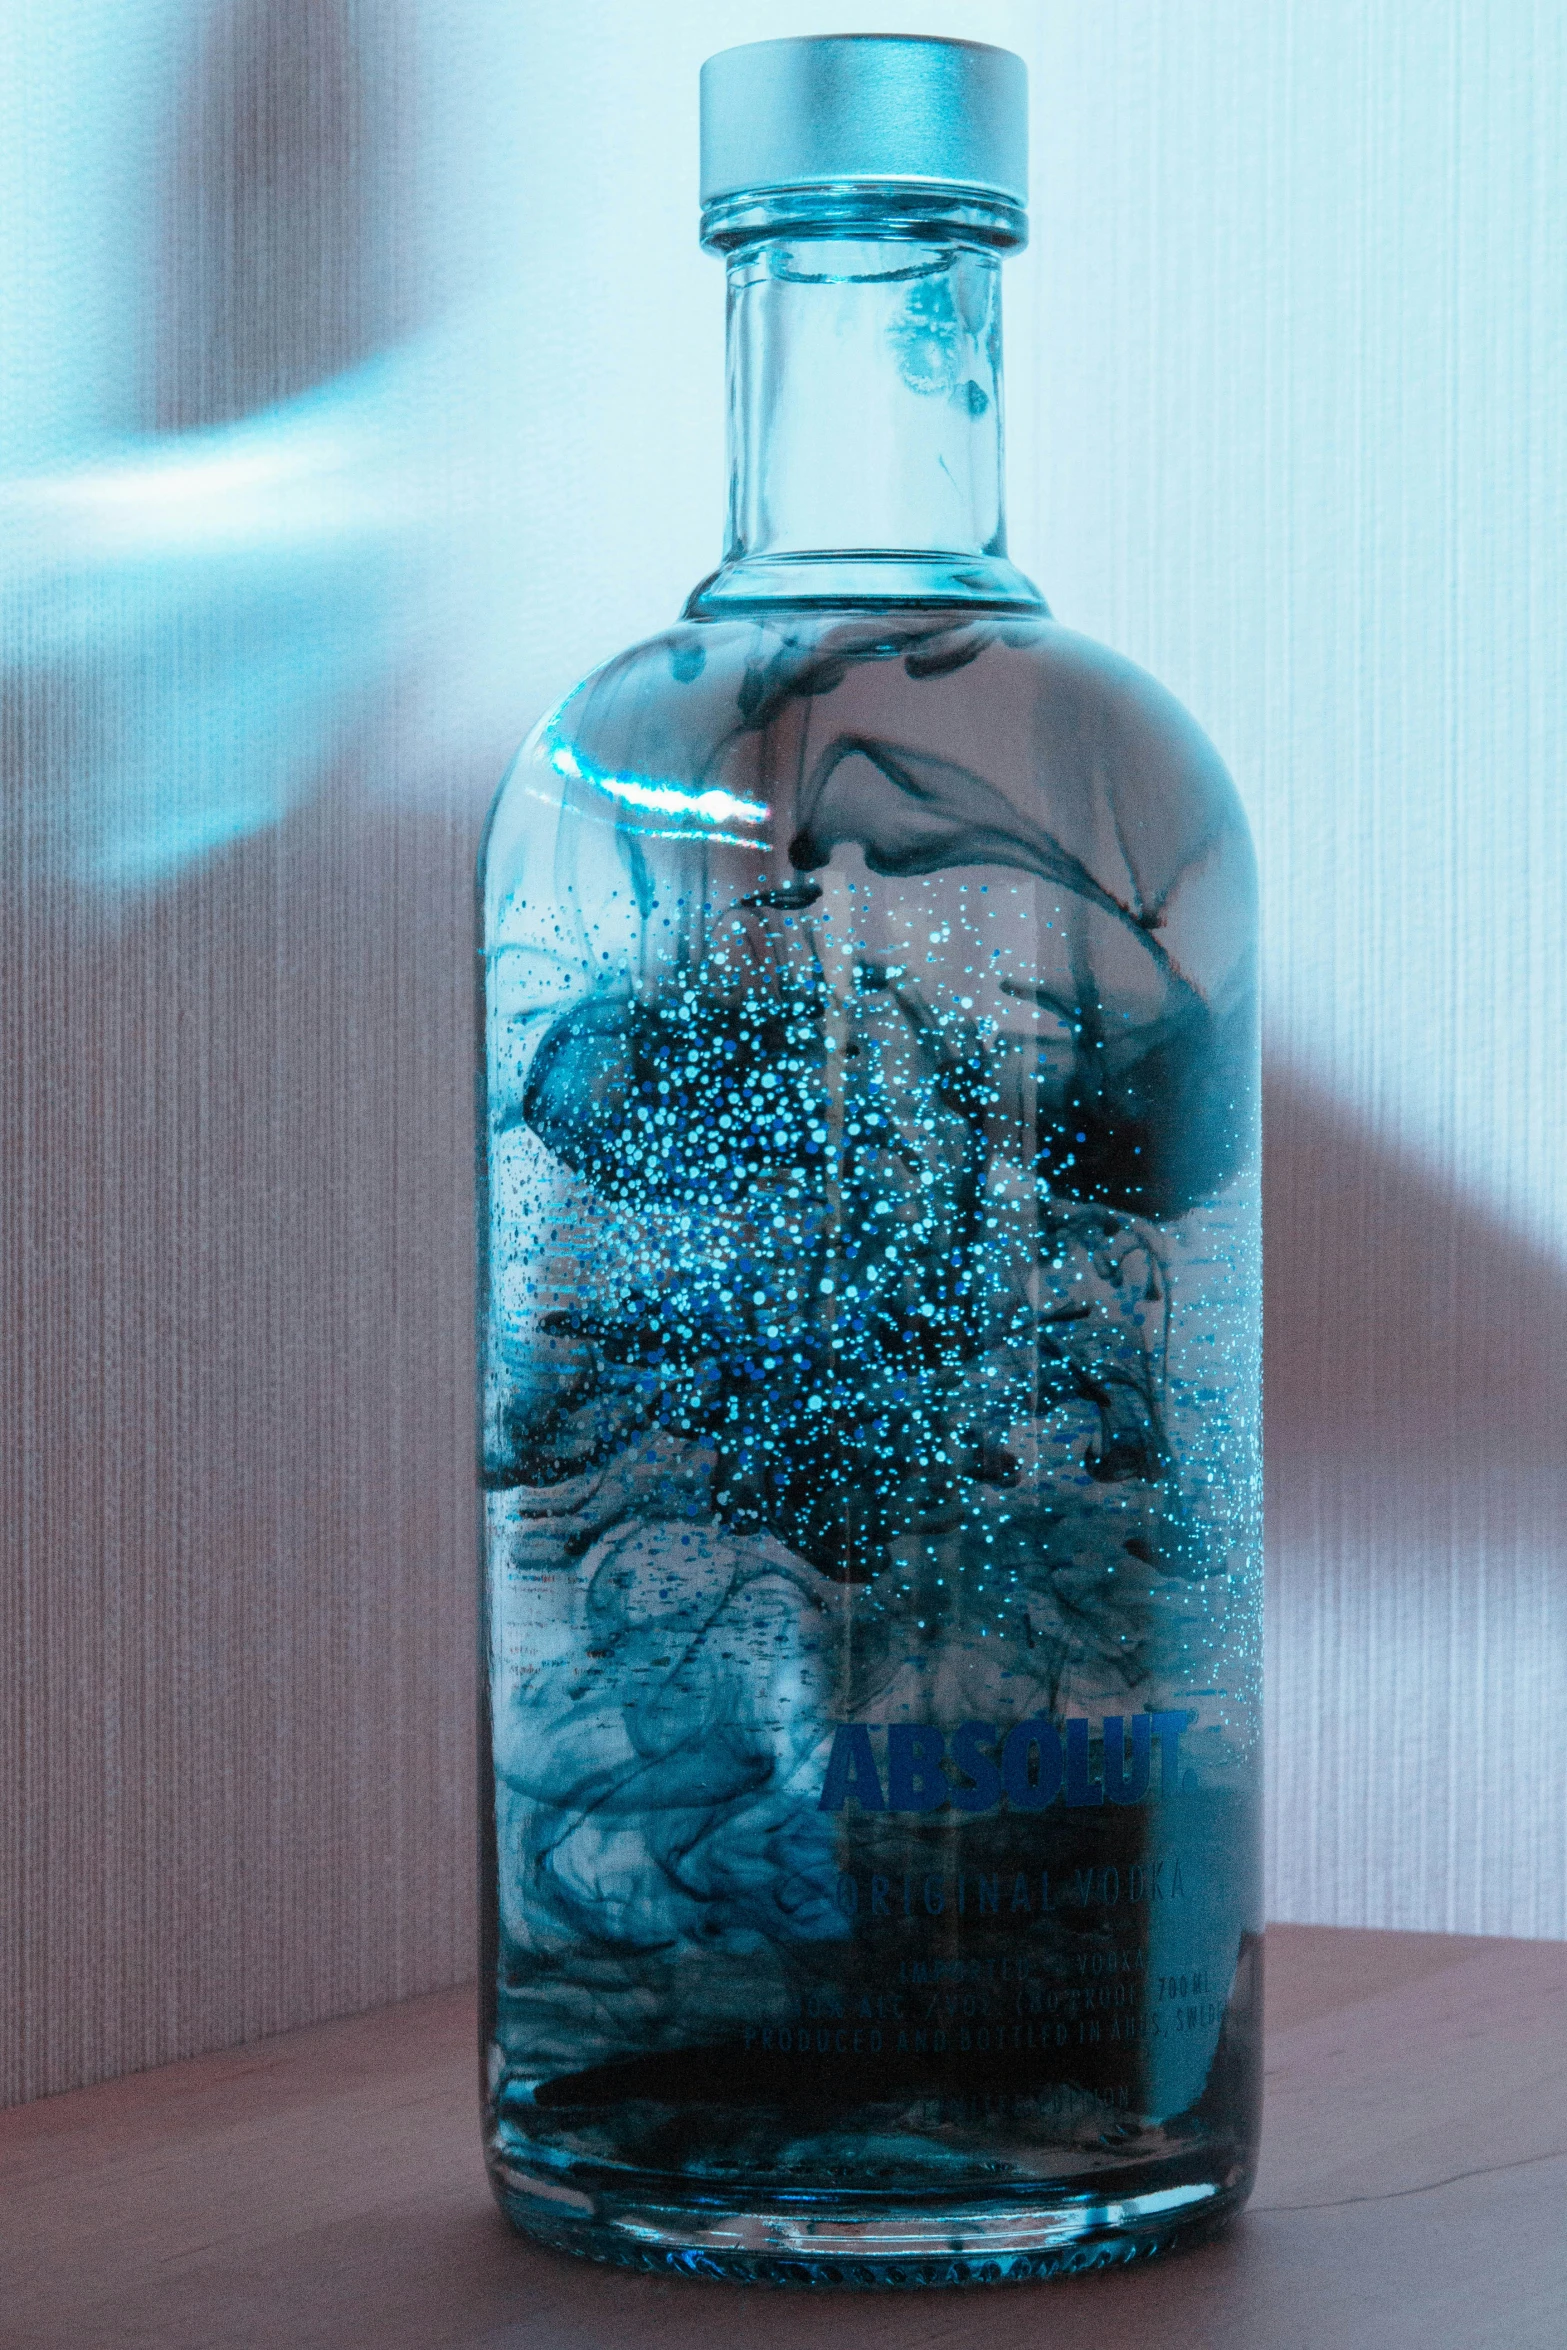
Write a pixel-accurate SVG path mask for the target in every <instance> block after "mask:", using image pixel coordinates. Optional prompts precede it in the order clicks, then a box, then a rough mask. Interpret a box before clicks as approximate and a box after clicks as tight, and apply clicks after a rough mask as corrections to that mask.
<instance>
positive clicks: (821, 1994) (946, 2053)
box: [481, 37, 1262, 2284]
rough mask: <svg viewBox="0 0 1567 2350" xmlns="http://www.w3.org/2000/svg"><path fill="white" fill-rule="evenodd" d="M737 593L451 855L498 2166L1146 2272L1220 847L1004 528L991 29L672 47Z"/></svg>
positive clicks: (1196, 1618) (1248, 1954)
mask: <svg viewBox="0 0 1567 2350" xmlns="http://www.w3.org/2000/svg"><path fill="white" fill-rule="evenodd" d="M703 99H704V119H703V159H704V184H703V198H704V214H703V236H704V240H705V242H706V243H707V244H708V246H709V247H710V248H712V249H714V250H716V251H718V252H721V253H723V254H724V255H725V257H726V259H727V263H728V273H729V434H730V501H729V528H728V544H727V548H726V552H725V555H724V560H723V562H722V564H721V565H720V567H719V569H718V570H717V571H716V572H715V573H714V574H713V575H712V577H711V578H709V579H708V580H706V581H704V582H703V584H702V585H701V586H700V587H699V588H698V589H697V590H696V591H695V593H694V594H693V595H692V597H691V600H690V602H689V604H688V605H687V607H686V611H685V613H684V614H683V616H682V617H681V619H680V620H679V621H678V622H677V623H676V624H675V625H674V626H673V627H670V628H667V629H665V630H663V631H662V632H661V633H660V634H658V635H656V636H653V637H651V638H649V639H648V640H647V641H646V642H645V643H642V644H640V645H637V646H635V647H634V648H633V649H632V650H631V651H629V652H627V653H625V654H622V655H621V656H620V657H619V658H617V659H615V660H612V661H610V662H609V663H607V664H606V665H605V666H604V667H603V668H602V669H600V670H599V671H597V672H596V673H595V674H594V675H593V676H591V677H590V678H588V679H587V680H586V682H585V683H583V684H582V685H580V686H578V687H577V688H576V689H575V690H574V691H572V692H571V693H569V694H568V695H567V696H566V697H565V699H564V700H563V701H562V702H561V703H559V705H558V706H557V707H556V708H555V709H554V710H552V711H551V712H550V713H549V715H548V716H547V717H546V718H545V719H544V720H543V722H542V723H541V724H540V725H539V727H538V728H537V730H536V731H535V733H534V734H533V735H532V737H531V738H530V740H529V742H528V743H527V744H526V746H525V747H524V749H523V751H522V752H521V754H520V755H519V758H518V760H517V762H516V765H515V766H514V768H513V770H512V772H511V774H510V775H509V777H508V778H507V780H506V782H505V784H504V785H503V787H502V789H501V792H500V795H499V797H498V799H497V801H496V805H495V809H494V812H493V815H492V818H491V821H490V826H489V832H488V837H487V840H486V844H485V849H484V855H483V872H482V904H483V913H482V920H483V955H482V962H483V986H484V1060H483V1079H482V1097H483V1125H482V1138H481V1167H482V1207H481V1241H482V1256H483V1275H482V1314H481V1323H482V1331H481V1336H482V1350H483V1362H482V1387H483V1397H482V1402H483V1420H484V1462H485V1486H486V1499H485V1508H486V1531H485V1581H484V1645H485V1651H486V1657H487V1664H488V1681H487V1688H486V1700H485V1714H484V1733H483V1754H484V1764H485V1796H486V1800H485V1825H484V1833H483V1852H484V1870H485V1887H486V1899H485V1916H486V1921H487V1923H486V1928H485V1942H484V1954H483V1991H484V2014H483V2021H482V2038H483V2062H484V2094H485V2130H486V2146H487V2152H488V2158H489V2162H490V2168H491V2175H492V2179H493V2183H494V2186H495V2190H496V2193H497V2196H498V2198H499V2200H500V2201H501V2203H502V2205H503V2207H504V2209H505V2210H506V2211H507V2213H508V2214H509V2215H510V2217H511V2218H512V2220H513V2221H514V2222H515V2223H516V2224H517V2225H518V2226H519V2227H521V2228H523V2229H525V2230H527V2231H529V2232H530V2233H532V2234H533V2235H535V2236H539V2237H542V2238H545V2239H547V2240H548V2241H550V2242H552V2243H554V2244H557V2245H561V2246H566V2247H571V2248H575V2249H578V2250H581V2251H584V2252H587V2253H590V2254H592V2255H594V2256H595V2257H600V2258H610V2259H615V2260H621V2261H627V2262H632V2263H635V2264H638V2265H642V2266H649V2265H651V2266H658V2267H662V2266H672V2267H675V2268H679V2269H687V2270H692V2271H697V2272H702V2273H721V2274H726V2275H731V2276H737V2277H755V2278H767V2279H770V2280H774V2281H799V2282H808V2283H828V2284H844V2283H858V2284H885V2283H908V2282H916V2283H920V2282H930V2283H936V2282H944V2281H949V2280H954V2281H960V2280H966V2279H970V2278H981V2277H1000V2276H1017V2275H1025V2274H1043V2273H1048V2272H1051V2271H1055V2270H1063V2269H1078V2268H1083V2267H1089V2266H1094V2265H1096V2264H1098V2263H1101V2262H1107V2261H1122V2260H1126V2259H1128V2258H1131V2257H1134V2256H1136V2255H1139V2254H1142V2253H1147V2252H1153V2251H1157V2250H1159V2249H1160V2248H1162V2247H1163V2246H1164V2245H1166V2244H1168V2243H1169V2242H1170V2241H1172V2240H1173V2239H1174V2238H1175V2237H1176V2236H1177V2235H1178V2234H1181V2233H1182V2232H1184V2231H1191V2230H1193V2229H1198V2228H1207V2227H1210V2226H1212V2225H1213V2224H1214V2223H1216V2222H1217V2221H1218V2220H1220V2219H1222V2218H1223V2217H1224V2216H1225V2215H1226V2214H1227V2213H1229V2212H1231V2211H1233V2210H1234V2209H1235V2208H1236V2207H1237V2206H1238V2204H1239V2203H1240V2202H1241V2201H1242V2200H1243V2199H1244V2197H1245V2195H1246V2193H1247V2191H1248V2188H1249V2186H1250V2182H1251V2178H1252V2172H1253V2165H1254V2155H1255V2145H1256V2136H1257V2126H1258V2114H1259V2087H1260V2024H1261V1948H1262V1946H1261V1910H1260V1865H1259V1864H1260V1807H1259V1794H1260V1786H1259V1768H1260V1745H1259V1672H1260V1569H1261V1559H1260V1542H1259V1532H1260V1528H1259V1518H1260V1484H1259V1452H1258V1445H1259V1276H1260V1257H1259V1215H1258V1145H1257V1106H1256V1105H1257V1031H1256V1004H1255V877H1254V864H1253V857H1252V850H1251V846H1250V841H1249V837H1248V833H1247V828H1246V823H1245V819H1244V817H1243V815H1242V812H1241V809H1240V806H1239V804H1238V801H1237V799H1236V795H1235V792H1234V789H1233V786H1232V785H1231V783H1230V781H1229V778H1228V777H1227V775H1226V774H1225V771H1224V769H1223V767H1222V766H1221V764H1220V762H1219V760H1218V758H1217V756H1216V755H1215V753H1214V751H1213V749H1212V747H1211V746H1210V745H1209V743H1208V742H1207V741H1206V740H1205V738H1204V736H1203V735H1202V734H1201V732H1200V731H1199V730H1198V728H1197V727H1196V726H1195V725H1194V724H1193V722H1192V721H1191V720H1190V719H1189V718H1188V717H1187V716H1185V714H1184V713H1183V712H1182V711H1181V710H1180V708H1179V707H1178V706H1177V705H1176V704H1175V703H1174V702H1173V701H1172V700H1171V699H1170V697H1169V696H1168V695H1167V694H1166V693H1164V692H1163V691H1162V690H1161V689H1160V688H1159V687H1158V686H1157V685H1155V684H1154V683H1153V682H1152V681H1151V680H1150V679H1149V678H1148V677H1146V676H1145V675H1144V674H1142V673H1141V672H1140V671H1139V670H1137V669H1136V668H1134V667H1133V666H1132V665H1131V664H1130V663H1128V662H1127V661H1124V660H1122V659H1120V658H1118V657H1117V656H1116V655H1114V654H1111V653H1108V652H1105V651H1102V650H1100V649H1099V648H1098V647H1097V646H1095V645H1093V644H1091V643H1089V642H1087V641H1086V640H1085V639H1083V638H1082V637H1079V636H1076V635H1073V634H1072V633H1071V632H1070V631H1068V630H1067V629H1065V628H1063V627H1061V626H1060V625H1059V624H1058V623H1056V622H1055V621H1054V620H1053V619H1052V618H1051V617H1050V614H1049V612H1048V610H1047V608H1046V606H1045V604H1044V602H1043V601H1042V599H1041V598H1040V596H1039V594H1038V591H1037V590H1036V589H1035V588H1034V587H1033V586H1032V585H1031V584H1030V582H1029V581H1028V580H1026V579H1025V578H1024V577H1023V576H1022V575H1021V574H1020V573H1019V572H1017V571H1016V570H1014V569H1013V567H1012V566H1011V565H1010V564H1009V562H1008V561H1007V559H1006V553H1005V545H1006V541H1005V531H1004V523H1003V512H1002V448H1001V372H1000V371H1001V354H1000V310H999V293H1000V286H999V280H1000V260H1001V257H1002V255H1003V254H1004V253H1005V252H1006V251H1007V250H1008V249H1009V248H1015V247H1016V246H1018V245H1020V244H1021V243H1022V242H1023V238H1024V234H1025V223H1024V211H1023V205H1024V188H1025V174H1024V137H1025V132H1024V119H1025V117H1024V107H1025V90H1024V74H1023V68H1022V65H1021V63H1020V61H1019V60H1018V59H1016V58H1014V57H1012V56H1010V55H1008V54H1007V53H1006V52H1003V51H999V50H994V49H987V48H983V47H980V46H977V45H975V44H970V43H962V42H935V41H925V40H910V39H901V38H897V39H894V38H887V37H877V38H869V37H867V38H856V39H844V40H810V41H786V42H769V43H762V44H758V45H756V46H754V47H750V48H746V49H740V50H731V51H727V52H725V53H724V54H723V55H722V56H720V57H718V58H715V59H713V60H710V61H709V64H708V66H707V67H706V68H705V69H704V83H703Z"/></svg>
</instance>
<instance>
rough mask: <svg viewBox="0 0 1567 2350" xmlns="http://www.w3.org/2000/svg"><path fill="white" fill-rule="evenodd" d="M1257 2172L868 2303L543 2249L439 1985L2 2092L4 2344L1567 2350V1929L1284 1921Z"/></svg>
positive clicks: (552, 2349) (98, 2347)
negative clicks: (1003, 2265)
mask: <svg viewBox="0 0 1567 2350" xmlns="http://www.w3.org/2000/svg"><path fill="white" fill-rule="evenodd" d="M1268 2010H1269V2013H1268V2027H1269V2028H1268V2112H1267V2128H1266V2138H1265V2144H1264V2151H1263V2161H1262V2176H1261V2179H1260V2182H1259V2184H1258V2188H1257V2192H1256V2195H1255V2197H1254V2198H1253V2201H1252V2203H1251V2206H1250V2208H1249V2210H1248V2211H1247V2212H1246V2213H1245V2215H1244V2216H1243V2217H1242V2218H1241V2219H1240V2220H1239V2221H1238V2222H1237V2223H1236V2225H1235V2226H1234V2227H1233V2228H1232V2230H1231V2231H1230V2233H1229V2234H1228V2236H1226V2237H1224V2238H1223V2239H1221V2240H1220V2241H1218V2242H1216V2243H1213V2244H1210V2245H1205V2246H1201V2247H1199V2248H1198V2249H1197V2250H1195V2251H1193V2252H1189V2253H1185V2254H1178V2255H1175V2256H1173V2257H1171V2258H1169V2259H1167V2260H1164V2261H1156V2262H1153V2263H1150V2264H1148V2265H1147V2266H1144V2267H1141V2268H1137V2269H1130V2270H1122V2271H1119V2272H1115V2273H1112V2274H1109V2275H1101V2276H1096V2277H1085V2278H1081V2279H1075V2280H1070V2281H1061V2282H1052V2283H1046V2284H1025V2285H1016V2286H990V2287H984V2286H981V2287H978V2288H971V2289H969V2290H967V2291H958V2292H940V2293H922V2294H917V2295H910V2294H906V2293H897V2294H887V2295H881V2296H869V2297H865V2296H858V2295H850V2294H823V2295H817V2294H798V2293H778V2292H767V2291H756V2290H745V2289H742V2288H737V2287H735V2286H730V2285H717V2284H693V2283H689V2282H686V2281H685V2280H682V2279H678V2278H668V2279H664V2278H658V2279H654V2278H646V2277H636V2276H628V2275H625V2274H622V2273H620V2272H617V2271H613V2270H606V2269H599V2268H594V2267H591V2266H589V2265H587V2264H580V2263H578V2262H575V2261H571V2260H567V2259H565V2258H561V2257H557V2256H554V2255H551V2254H548V2253H543V2252H539V2251H535V2250H533V2249H532V2248H531V2247H530V2246H528V2245H526V2244H524V2243H521V2242H519V2241H518V2239H517V2238H515V2237H514V2236H513V2235H512V2234H511V2233H510V2231H509V2230H508V2229H507V2228H506V2227H505V2225H504V2223H503V2222H502V2221H501V2219H500V2218H499V2217H498V2215H497V2213H496V2212H495V2210H494V2207H493V2206H492V2204H491V2202H490V2198H489V2193H488V2189H487V2188H486V2185H485V2181H484V2174H483V2171H482V2168H481V2165H480V2160H479V2143H478V2128H477V2120H476V2112H475V2092H474V2075H475V2065H474V2059H473V2001H472V1996H471V1994H469V1993H467V1992H442V1993H439V1994H437V1995H436V1996H435V1997H432V1998H428V1999H418V2000H413V2001H411V2002H410V2003H409V2004H408V2005H407V2006H404V2007H397V2008H388V2009H383V2010H382V2011H381V2012H380V2013H379V2014H376V2015H370V2016H361V2017H357V2018H354V2019H352V2020H350V2021H347V2022H343V2023H335V2024H323V2025H318V2026H316V2027H315V2028H313V2029H311V2030H309V2031H303V2032H293V2033H289V2034H288V2035H286V2036H285V2037H283V2038H281V2039H276V2040H268V2041H262V2042H259V2043H256V2044H254V2045H252V2046H250V2047H248V2048H238V2049H234V2050H232V2051H230V2052H229V2053H228V2054H226V2055H222V2056H209V2057H199V2058H196V2059H195V2060H193V2061H192V2062H190V2063H187V2064H177V2065H170V2066H167V2067H166V2068H165V2069H164V2070H162V2071H159V2072H153V2073H143V2074H140V2075H138V2076H136V2077H134V2078H132V2079H130V2080H124V2081H114V2082H110V2083H107V2084H106V2085H105V2086H104V2087H102V2088H97V2089H85V2090H80V2091H78V2092H76V2093H75V2094H74V2095H72V2096H68V2097H54V2098H48V2099H46V2100H44V2101H43V2102H41V2103H39V2104H37V2105H31V2106H23V2107H21V2108H19V2109H17V2110H15V2111H13V2112H10V2113H6V2114H0V2343H3V2344H4V2345H5V2350H13V2346H15V2350H21V2346H22V2345H26V2346H27V2350H56V2346H58V2350H131V2346H132V2345H134V2346H135V2350H142V2346H143V2345H145V2350H229V2346H230V2345H245V2346H246V2350H249V2346H250V2345H263V2344H264V2345H266V2346H267V2350H317V2346H318V2345H319V2346H321V2350H327V2346H330V2350H404V2346H405V2345H406V2346H408V2350H437V2346H445V2345H458V2346H460V2350H481V2345H482V2350H514V2346H520V2345H524V2344H525V2345H528V2346H529V2350H533V2346H535V2345H536V2346H538V2350H557V2346H559V2350H644V2346H645V2350H735V2346H736V2345H737V2344H747V2345H749V2344H755V2345H757V2346H758V2350H773V2346H774V2345H776V2346H777V2350H824V2346H825V2350H830V2346H831V2345H834V2344H843V2345H848V2346H858V2345H864V2346H866V2350H959V2346H960V2345H968V2344H971V2343H972V2344H983V2345H984V2350H1021V2346H1022V2345H1025V2344H1028V2345H1034V2344H1039V2345H1048V2346H1050V2350H1057V2346H1060V2350H1076V2346H1077V2345H1083V2346H1084V2350H1088V2346H1090V2345H1091V2346H1092V2350H1119V2346H1120V2345H1123V2344H1125V2345H1132V2344H1135V2345H1137V2346H1138V2350H1188V2346H1190V2350H1231V2346H1232V2345H1234V2346H1236V2350H1238V2346H1239V2345H1242V2344H1244V2345H1246V2346H1247V2350H1338V2345H1341V2344H1343V2345H1357V2346H1358V2345H1360V2344H1365V2345H1366V2346H1367V2350H1406V2346H1407V2350H1416V2346H1417V2345H1418V2350H1448V2346H1451V2350H1493V2346H1494V2350H1536V2346H1538V2350H1567V1944H1562V1943H1548V1942H1491V1941H1460V1940H1457V1939H1451V1938H1448V1937H1446V1936H1443V1935H1426V1934H1371V1933H1353V1932H1343V1931H1337V1930H1333V1929H1329V1928H1323V1927H1300V1926H1297V1927H1280V1926H1275V1927H1274V1928H1272V1929H1271V1930H1270V1932H1269V1935H1268Z"/></svg>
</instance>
